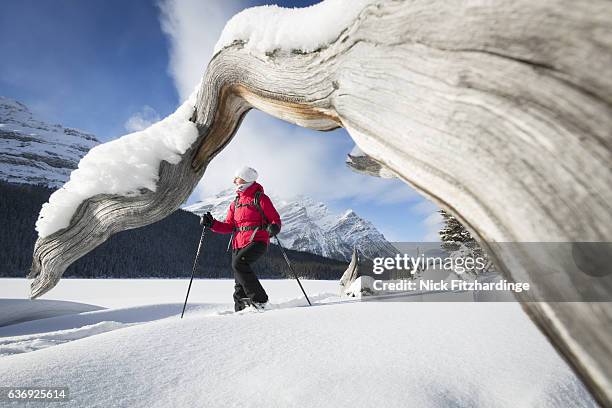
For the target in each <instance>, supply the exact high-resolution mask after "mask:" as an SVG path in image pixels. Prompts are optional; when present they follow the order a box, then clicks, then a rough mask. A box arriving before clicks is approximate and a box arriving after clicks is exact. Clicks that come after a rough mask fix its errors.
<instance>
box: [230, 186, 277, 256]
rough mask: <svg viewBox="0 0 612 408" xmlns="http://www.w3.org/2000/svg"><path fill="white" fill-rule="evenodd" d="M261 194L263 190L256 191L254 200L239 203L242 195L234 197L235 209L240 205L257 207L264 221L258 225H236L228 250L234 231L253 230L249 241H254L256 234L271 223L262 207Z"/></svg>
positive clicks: (232, 236) (231, 238)
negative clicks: (260, 202)
mask: <svg viewBox="0 0 612 408" xmlns="http://www.w3.org/2000/svg"><path fill="white" fill-rule="evenodd" d="M261 195H262V192H261V191H256V192H255V197H254V199H253V201H252V202H250V203H246V204H239V203H238V200H239V199H240V196H238V195H236V198H235V199H234V211H236V208H240V207H249V206H252V207H255V209H256V210H257V212H259V215H261V221H262V223H261V225H258V226H247V227H234V230H233V231H232V235H231V237H230V242H229V244H228V245H227V250H228V251H229V248H230V246H231V244H232V240H233V238H234V232H236V231H250V230H253V233H252V234H251V238H250V239H249V242H252V241H253V238H255V234H256V233H257V231H258V230H263V229H265V228H266V227H267V226H268V224H270V220H269V219H268V217H266V214H264V212H263V209H262V208H261V204H259V200H260V197H261Z"/></svg>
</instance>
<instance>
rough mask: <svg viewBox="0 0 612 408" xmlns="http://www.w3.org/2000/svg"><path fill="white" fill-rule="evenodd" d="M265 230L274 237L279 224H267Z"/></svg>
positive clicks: (277, 231) (278, 229)
mask: <svg viewBox="0 0 612 408" xmlns="http://www.w3.org/2000/svg"><path fill="white" fill-rule="evenodd" d="M266 231H268V234H270V236H271V237H275V236H276V234H278V233H279V232H280V226H279V225H278V224H268V226H267V227H266Z"/></svg>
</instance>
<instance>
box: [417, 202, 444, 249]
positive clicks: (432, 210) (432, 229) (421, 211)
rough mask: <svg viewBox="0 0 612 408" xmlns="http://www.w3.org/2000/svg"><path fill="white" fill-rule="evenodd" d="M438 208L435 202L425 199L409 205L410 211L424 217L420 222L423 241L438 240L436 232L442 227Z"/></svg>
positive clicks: (438, 236)
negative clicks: (423, 232) (422, 228)
mask: <svg viewBox="0 0 612 408" xmlns="http://www.w3.org/2000/svg"><path fill="white" fill-rule="evenodd" d="M439 209H440V208H439V207H438V206H437V205H436V204H434V203H432V202H431V201H428V200H426V199H422V200H421V201H419V202H418V203H416V204H414V205H412V206H411V207H410V211H411V212H412V213H414V214H417V215H421V216H423V217H424V218H423V221H422V222H421V223H422V224H423V227H424V229H425V234H424V236H423V241H425V242H437V241H439V240H440V235H439V234H438V232H439V231H440V228H442V224H443V219H442V216H441V215H440V213H439V212H438V210H439Z"/></svg>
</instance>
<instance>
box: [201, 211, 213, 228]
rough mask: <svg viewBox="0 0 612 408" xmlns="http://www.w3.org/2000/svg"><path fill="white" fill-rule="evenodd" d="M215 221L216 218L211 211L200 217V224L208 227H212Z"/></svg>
mask: <svg viewBox="0 0 612 408" xmlns="http://www.w3.org/2000/svg"><path fill="white" fill-rule="evenodd" d="M214 223H215V219H214V218H213V216H212V214H211V213H210V211H209V212H207V213H206V214H204V215H203V216H201V217H200V225H204V226H205V227H207V228H211V227H212V226H213V224H214Z"/></svg>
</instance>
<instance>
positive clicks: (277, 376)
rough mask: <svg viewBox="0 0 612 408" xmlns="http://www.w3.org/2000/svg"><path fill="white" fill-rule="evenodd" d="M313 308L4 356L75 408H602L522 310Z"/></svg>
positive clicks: (16, 372) (123, 328)
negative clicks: (64, 390)
mask: <svg viewBox="0 0 612 408" xmlns="http://www.w3.org/2000/svg"><path fill="white" fill-rule="evenodd" d="M308 283H309V282H305V285H308ZM285 284H286V285H285V288H286V290H287V292H286V293H294V292H293V289H295V288H294V285H295V282H293V281H285ZM327 285H328V286H329V288H330V291H332V290H333V291H335V290H336V288H335V286H336V285H337V282H328V283H327ZM230 287H231V282H229V281H228V289H229V288H230ZM307 287H308V286H307ZM136 295H137V296H138V294H136ZM179 295H182V293H181V294H179V293H178V292H177V293H176V296H179ZM200 295H202V294H200ZM208 296H213V297H214V295H213V294H212V293H211V294H210V295H208ZM312 299H313V301H314V306H312V307H307V306H304V305H305V302H304V299H303V298H295V299H291V298H287V299H285V300H278V299H272V300H273V302H276V307H273V308H271V309H270V310H266V311H265V312H261V313H260V312H249V311H247V312H240V313H236V314H234V313H231V312H229V310H230V309H231V305H230V304H227V303H226V304H210V305H208V306H206V305H200V306H198V307H197V308H194V309H192V310H191V311H189V312H188V313H187V314H186V316H185V318H184V319H182V320H181V319H179V318H178V312H179V309H180V307H177V308H176V311H177V313H176V314H174V315H172V316H168V317H165V318H164V317H161V318H160V319H155V320H153V321H149V322H141V323H140V324H134V323H132V324H124V323H119V322H115V323H113V322H112V321H108V320H103V321H100V322H99V323H91V321H87V322H85V321H83V322H82V323H87V324H85V325H83V326H79V327H76V328H73V329H65V330H60V331H56V332H48V333H40V334H38V335H36V334H30V335H24V336H22V337H20V338H15V337H13V338H11V339H6V338H1V339H0V350H1V348H2V347H13V349H12V350H13V351H15V349H16V348H17V351H29V350H36V351H35V352H25V353H20V354H13V355H9V356H4V357H0V362H1V364H2V370H0V383H2V384H27V385H31V386H35V385H43V384H47V383H48V381H49V378H52V379H53V383H54V384H55V385H61V386H67V387H69V389H70V396H71V400H70V402H68V403H67V404H65V406H70V407H83V406H130V407H147V408H149V407H168V406H180V407H185V408H189V407H220V406H240V407H260V406H272V407H277V406H278V407H281V406H282V407H304V406H308V407H329V406H334V407H351V408H359V407H372V406H385V407H402V408H404V407H406V406H423V407H441V408H442V407H444V408H446V407H448V406H462V407H463V406H470V407H490V406H495V407H519V406H520V407H523V406H538V407H558V406H563V407H568V408H571V407H595V406H596V405H595V403H594V401H593V400H592V399H591V397H590V396H589V394H588V393H587V392H586V390H585V389H584V387H583V386H582V384H581V383H580V381H579V380H578V379H577V377H576V376H575V375H574V373H573V372H572V371H571V370H570V369H569V367H568V366H567V365H566V363H565V362H564V361H563V360H562V359H561V358H560V357H559V356H558V355H557V353H556V352H555V351H554V350H553V349H552V347H551V346H550V344H549V343H548V342H547V341H546V340H545V338H544V337H543V336H542V335H541V334H540V333H539V332H538V331H537V329H536V328H535V327H534V326H533V325H532V324H531V323H530V322H529V320H528V318H527V317H526V316H525V315H524V314H523V313H522V311H521V310H520V306H519V305H517V304H513V303H505V304H467V303H410V302H398V303H390V302H380V303H377V302H355V301H348V302H343V301H340V300H339V299H338V298H335V297H333V296H330V295H328V294H325V293H320V294H316V293H313V297H312ZM91 301H92V302H95V299H91ZM160 306H161V305H160ZM175 306H178V305H175ZM111 312H112V310H109V311H102V312H95V313H101V314H102V315H101V316H100V317H101V318H105V317H108V315H106V316H105V315H104V314H105V313H111ZM117 312H119V310H117ZM126 312H127V311H126ZM78 316H80V315H76V316H75V318H76V317H78ZM104 316H105V317H104ZM115 317H117V316H115ZM124 320H126V319H124ZM85 336H87V337H85ZM37 338H38V339H39V342H38V344H36V339H37ZM16 340H20V341H21V344H18V343H16ZM18 346H19V347H21V349H19V348H18ZM43 346H52V347H48V348H42V347H43ZM7 354H8V353H7Z"/></svg>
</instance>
